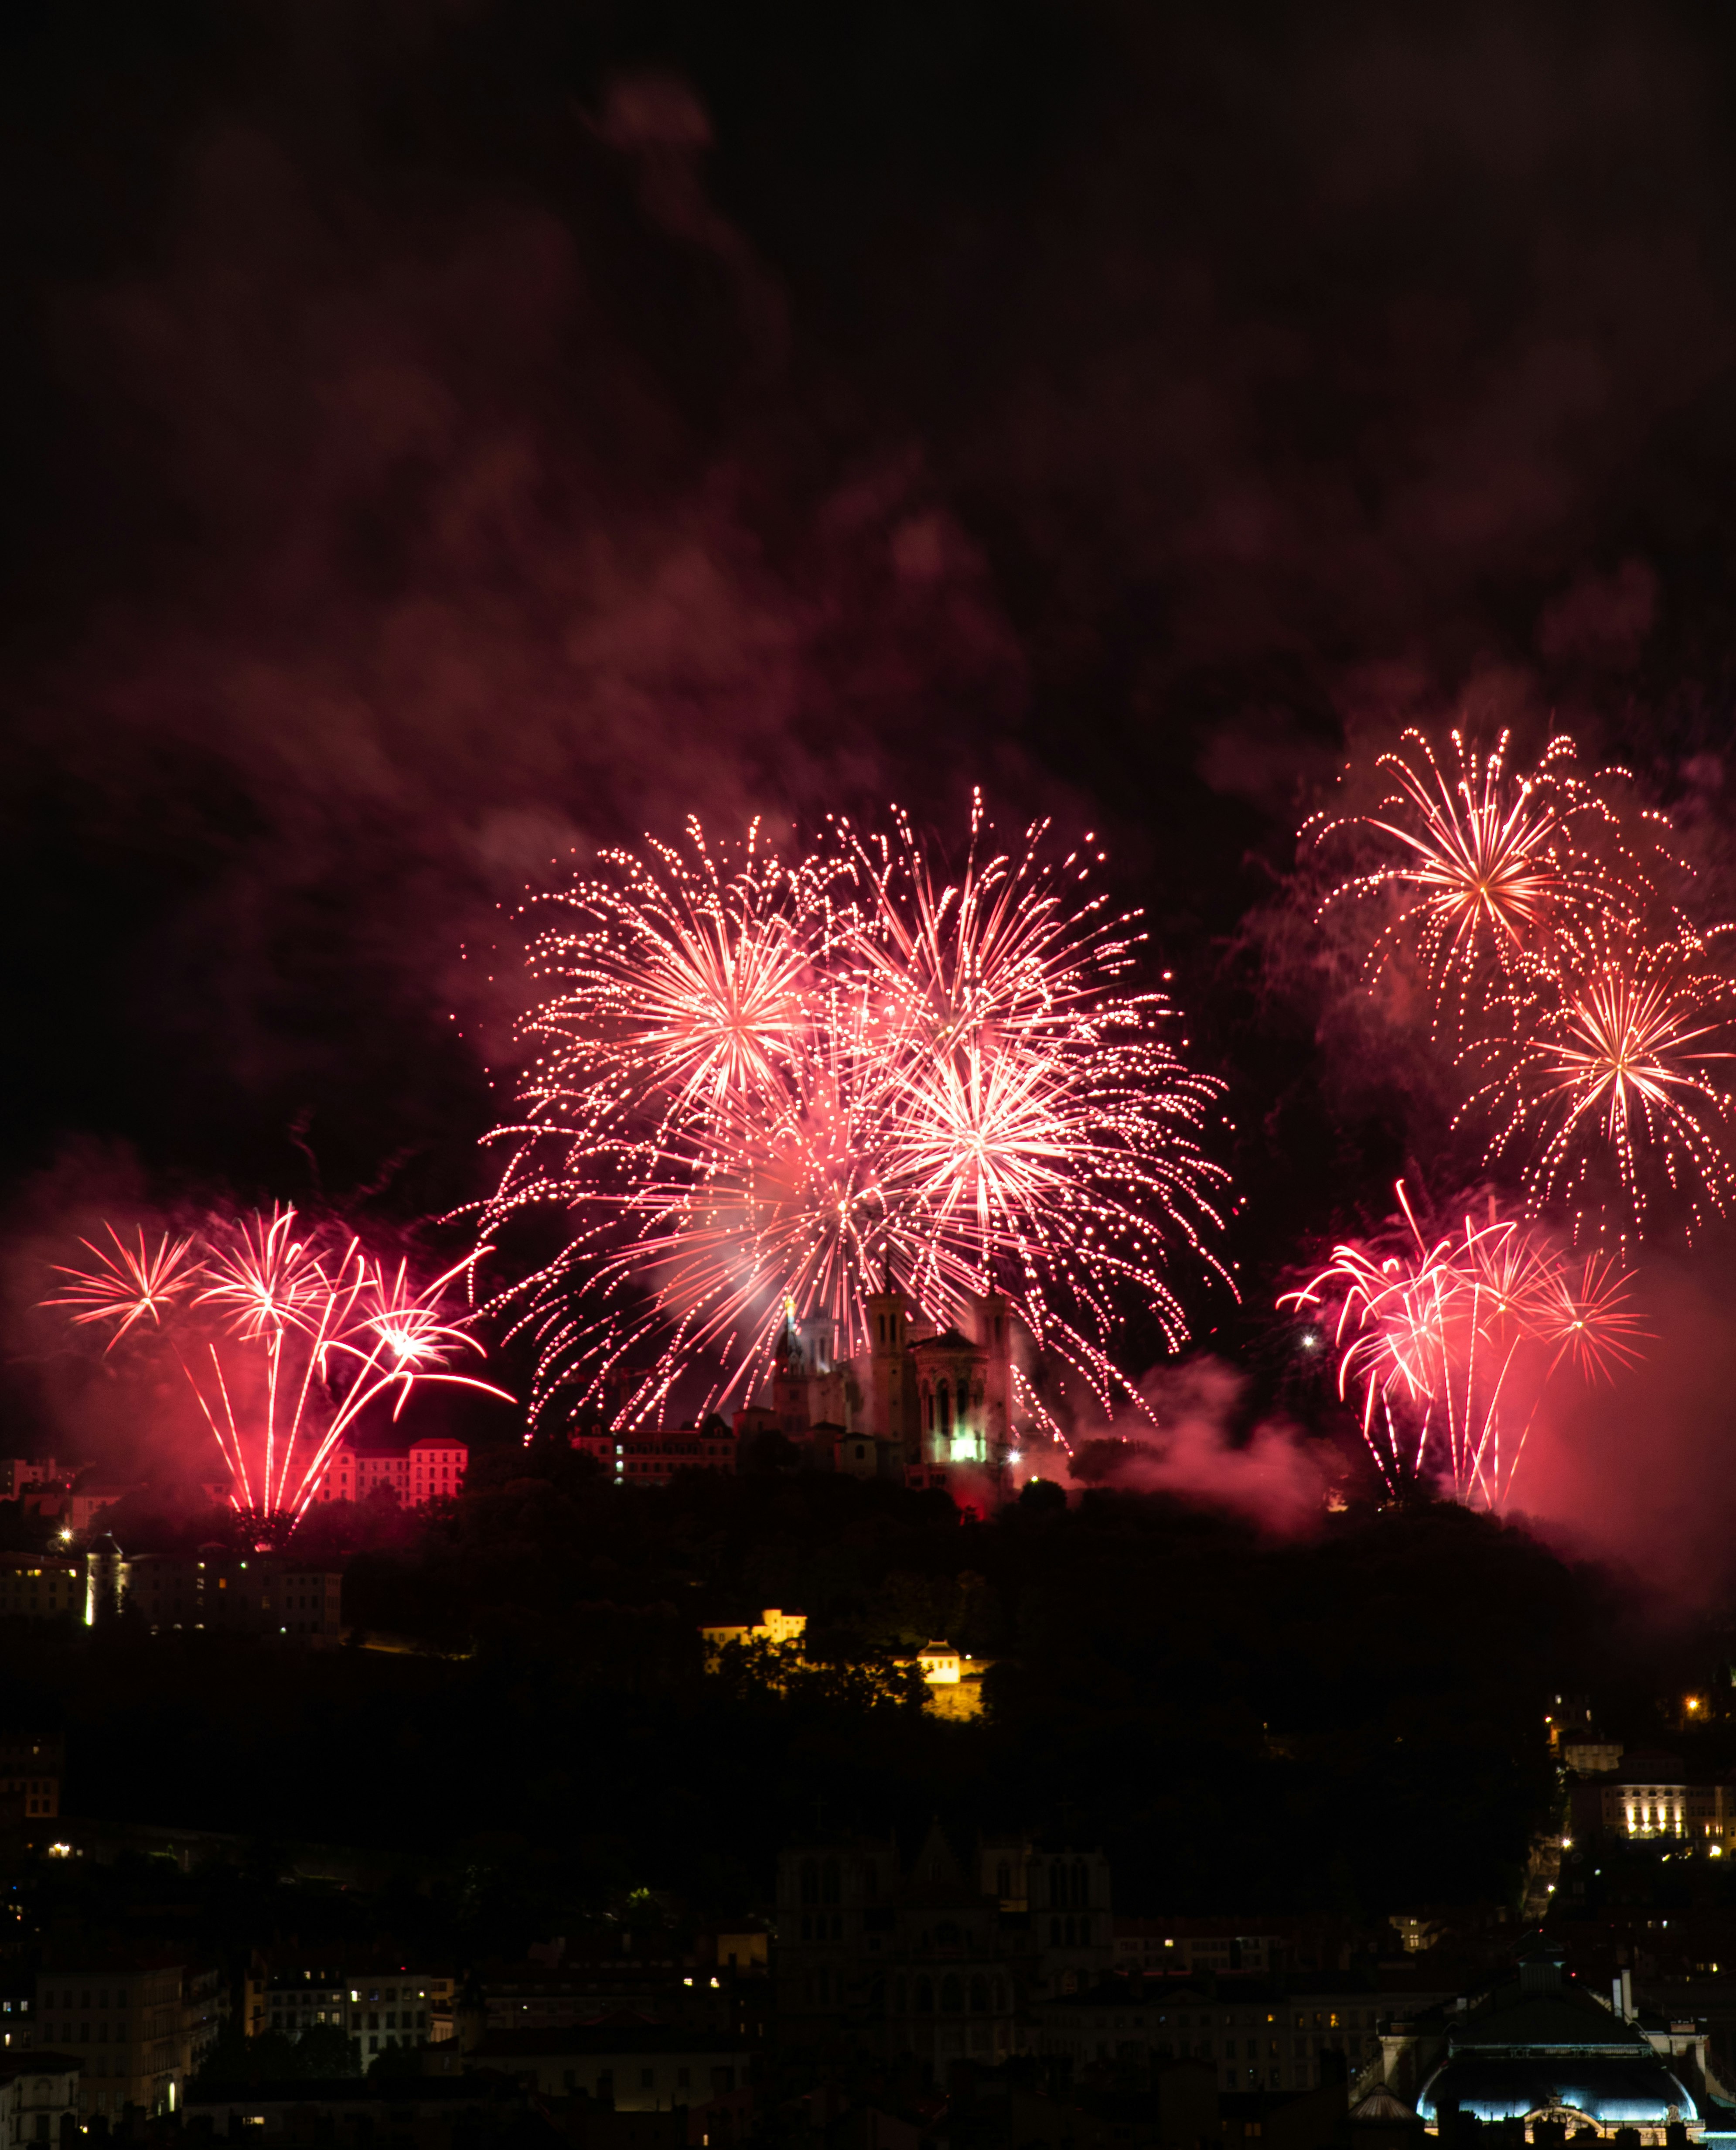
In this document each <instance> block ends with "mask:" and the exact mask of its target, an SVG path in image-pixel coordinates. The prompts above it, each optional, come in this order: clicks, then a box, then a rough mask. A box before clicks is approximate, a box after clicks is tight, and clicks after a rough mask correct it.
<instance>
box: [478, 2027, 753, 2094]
mask: <svg viewBox="0 0 1736 2150" xmlns="http://www.w3.org/2000/svg"><path fill="white" fill-rule="evenodd" d="M464 2065H465V2067H466V2068H470V2069H484V2068H486V2069H490V2070H496V2071H498V2072H500V2073H501V2074H502V2075H504V2076H506V2077H510V2078H511V2080H512V2081H514V2082H518V2083H521V2084H522V2085H524V2086H525V2087H526V2088H530V2089H535V2090H536V2091H537V2092H541V2095H542V2096H543V2097H576V2096H577V2095H579V2094H581V2093H582V2094H583V2095H584V2096H586V2097H591V2098H594V2099H596V2100H597V2101H599V2102H601V2103H603V2104H606V2105H608V2106H611V2107H613V2109H614V2110H615V2111H616V2112H671V2111H672V2110H674V2109H675V2108H677V2107H682V2106H686V2107H695V2106H700V2105H704V2104H706V2103H707V2102H710V2101H711V2100H712V2099H713V2098H717V2097H725V2096H728V2095H729V2094H731V2093H734V2092H742V2091H745V2090H746V2089H747V2047H745V2046H744V2045H742V2043H741V2041H739V2040H737V2039H735V2038H732V2037H730V2036H727V2035H723V2034H719V2033H716V2032H712V2033H710V2034H705V2033H700V2034H697V2035H696V2033H695V2032H694V2031H692V2030H691V2029H689V2028H688V2027H687V2026H684V2025H681V2024H670V2023H653V2022H649V2021H647V2020H646V2019H645V2018H644V2017H643V2016H635V2015H633V2014H632V2013H631V2012H630V2011H626V2010H621V2011H618V2012H617V2013H616V2014H614V2015H612V2016H607V2017H605V2018H603V2019H602V2020H601V2021H596V2022H591V2023H586V2024H575V2025H573V2026H571V2027H569V2028H566V2029H561V2030H540V2031H487V2032H486V2033H485V2035H484V2036H482V2037H481V2039H480V2040H479V2041H478V2042H477V2043H476V2045H475V2046H474V2047H471V2048H470V2051H469V2052H466V2053H465V2059H464Z"/></svg>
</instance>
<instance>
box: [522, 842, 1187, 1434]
mask: <svg viewBox="0 0 1736 2150" xmlns="http://www.w3.org/2000/svg"><path fill="white" fill-rule="evenodd" d="M1045 833H1046V831H1045V830H1044V829H1043V828H1040V827H1039V828H1037V829H1034V830H1030V831H1029V832H1028V833H1027V837H1026V842H1025V845H1024V850H1023V851H1022V853H1020V854H1019V855H1017V856H1016V857H1015V856H1009V855H1005V854H1002V853H999V852H997V851H995V850H994V849H993V847H992V845H989V844H988V843H987V842H986V840H985V839H986V837H987V835H988V832H987V830H985V828H984V824H983V821H982V818H981V811H980V807H979V808H978V810H977V811H976V812H975V813H974V815H973V818H972V825H971V840H970V845H969V852H968V855H967V858H966V860H965V862H964V866H963V869H962V870H961V871H959V873H957V874H956V875H954V876H948V875H946V874H944V873H943V872H942V871H940V870H939V869H938V868H937V867H936V866H934V864H933V861H931V859H930V857H929V855H928V853H927V851H926V850H925V849H924V848H923V845H922V844H921V843H920V842H919V841H918V839H917V838H916V836H915V835H914V834H913V831H912V830H911V828H910V826H909V825H908V822H906V821H905V820H903V819H902V818H901V817H900V818H898V819H897V820H896V821H895V825H894V832H893V835H891V836H889V837H886V838H879V837H870V836H864V835H859V834H858V833H857V832H856V831H854V830H851V829H849V828H848V826H847V825H835V826H834V827H833V830H831V831H830V834H829V838H828V843H827V845H825V846H823V848H822V849H821V850H819V851H818V852H816V853H814V854H813V855H809V856H808V857H806V858H804V859H803V860H801V861H799V862H798V863H797V864H795V865H794V866H784V865H782V864H780V863H779V862H778V861H776V860H775V859H772V858H771V857H769V856H767V855H762V853H761V852H760V851H759V850H758V847H757V837H756V835H755V834H754V833H753V832H750V835H749V837H748V839H747V842H746V844H745V845H743V846H742V849H741V851H740V853H739V855H732V854H730V853H723V854H722V855H719V854H718V853H717V851H715V850H713V849H712V848H710V847H708V846H707V844H706V841H705V839H704V837H703V835H702V832H701V831H700V830H699V829H698V828H697V825H692V826H691V827H690V830H689V853H688V854H681V853H677V852H674V851H672V850H655V851H654V852H653V853H652V855H651V856H650V858H649V859H647V860H642V859H639V858H636V857H632V856H630V855H624V854H618V855H611V857H610V858H609V859H608V860H607V861H606V864H607V865H608V866H610V867H611V870H612V871H611V877H610V878H607V879H600V878H586V879H584V880H581V881H580V882H578V883H577V884H576V886H575V887H573V888H572V889H571V890H569V891H565V892H563V893H562V894H561V895H560V896H556V897H553V898H545V899H541V901H542V902H543V903H544V904H550V903H551V904H553V905H554V906H556V918H555V922H553V923H551V925H550V926H547V927H546V929H545V930H544V931H542V932H541V934H539V935H538V936H536V939H535V941H533V944H532V947H531V965H532V969H533V972H534V973H535V974H536V976H537V977H538V978H539V980H541V982H544V983H545V984H546V986H547V987H549V989H550V990H549V992H548V995H547V997H546V999H545V1001H544V1002H542V1004H541V1006H540V1007H538V1008H537V1009H536V1011H535V1012H534V1013H533V1014H532V1016H531V1018H530V1019H529V1022H527V1024H526V1032H527V1034H528V1036H529V1037H530V1038H531V1041H532V1042H533V1045H534V1047H535V1048H536V1050H535V1057H534V1059H533V1062H532V1064H531V1069H530V1072H529V1074H528V1077H527V1078H526V1083H525V1084H524V1087H523V1089H522V1092H521V1105H522V1112H521V1116H520V1118H518V1119H517V1120H516V1121H515V1122H514V1123H512V1124H511V1125H508V1126H505V1127H502V1128H499V1129H497V1130H496V1132H495V1135H494V1137H493V1138H492V1139H494V1140H496V1141H499V1142H501V1143H505V1144H506V1145H507V1146H508V1158H507V1161H506V1166H505V1168H504V1170H503V1172H502V1175H501V1184H500V1188H499V1190H498V1192H497V1193H496V1196H495V1197H494V1199H493V1200H492V1201H491V1203H490V1204H488V1205H486V1209H485V1213H484V1218H485V1229H486V1231H487V1232H489V1233H490V1234H494V1233H495V1232H496V1230H498V1229H501V1227H502V1226H504V1225H506V1224H508V1223H509V1222H510V1221H511V1220H512V1219H515V1218H516V1217H518V1216H520V1215H521V1214H526V1213H529V1212H535V1211H538V1210H545V1209H549V1208H551V1207H553V1208H554V1209H557V1210H558V1211H559V1212H561V1214H562V1216H563V1219H564V1223H565V1228H566V1229H565V1234H564V1238H565V1244H563V1245H562V1247H561V1249H560V1251H559V1252H558V1254H556V1256H555V1258H554V1259H552V1260H551V1261H549V1262H547V1263H546V1264H543V1265H542V1266H541V1268H539V1269H537V1270H536V1272H535V1274H532V1275H531V1277H530V1278H529V1279H527V1280H526V1282H525V1283H524V1284H521V1285H520V1286H517V1287H516V1288H515V1289H514V1290H513V1291H512V1292H511V1293H510V1294H508V1295H506V1296H507V1299H508V1300H509V1302H511V1303H513V1304H514V1305H516V1310H517V1312H516V1319H517V1320H518V1321H519V1322H520V1323H521V1325H522V1326H524V1327H525V1328H526V1329H527V1330H529V1331H530V1332H531V1334H533V1335H535V1337H536V1340H537V1343H538V1346H539V1361H538V1368H537V1380H536V1398H535V1401H534V1404H533V1408H536V1409H541V1408H542V1407H543V1406H546V1401H547V1400H548V1398H549V1397H550V1396H551V1395H553V1394H554V1393H556V1391H557V1390H566V1391H567V1392H570V1393H571V1394H572V1395H574V1396H575V1397H576V1401H578V1402H579V1403H580V1404H581V1406H596V1405H598V1404H600V1403H604V1402H606V1403H607V1405H608V1407H609V1408H610V1409H611V1411H612V1412H614V1413H615V1414H616V1416H618V1417H619V1418H620V1419H621V1421H626V1422H632V1421H635V1420H637V1419H640V1418H642V1417H644V1416H647V1415H651V1414H654V1413H656V1412H657V1411H661V1409H662V1406H663V1405H664V1404H665V1402H666V1401H667V1397H668V1395H669V1390H670V1387H671V1385H672V1382H673V1381H674V1380H675V1379H676V1377H677V1374H678V1373H679V1372H681V1371H682V1370H684V1369H685V1368H686V1367H687V1366H688V1365H692V1364H694V1363H699V1364H703V1365H709V1366H710V1367H711V1368H712V1370H713V1373H714V1380H713V1383H712V1389H711V1394H710V1396H709V1399H708V1401H710V1402H712V1403H713V1404H716V1403H721V1402H722V1401H723V1400H724V1399H725V1398H726V1397H728V1396H731V1395H739V1394H741V1393H742V1391H743V1390H745V1389H747V1388H748V1387H751V1385H753V1384H754V1383H755V1382H756V1381H757V1380H758V1379H759V1378H760V1377H761V1376H762V1375H763V1374H764V1373H765V1372H766V1371H767V1369H768V1367H769V1365H770V1363H771V1358H772V1353H773V1351H774V1350H775V1348H776V1345H777V1340H778V1337H779V1335H780V1332H781V1330H782V1325H783V1323H784V1320H785V1318H786V1314H787V1310H788V1309H789V1308H791V1307H792V1306H794V1307H797V1308H799V1309H800V1310H802V1311H803V1312H804V1313H807V1312H813V1313H816V1314H822V1315H825V1316H827V1317H828V1319H829V1320H830V1321H831V1323H832V1325H833V1332H834V1335H835V1336H836V1339H837V1345H838V1352H839V1355H840V1356H849V1355H853V1354H854V1353H855V1351H856V1350H858V1349H860V1348H861V1347H862V1346H863V1345H864V1344H865V1343H866V1340H867V1330H866V1325H865V1320H866V1317H865V1313H864V1302H865V1300H866V1299H867V1298H868V1295H870V1294H872V1293H873V1291H874V1290H875V1289H878V1285H879V1281H880V1279H881V1277H882V1275H883V1272H884V1270H885V1269H886V1268H887V1266H888V1264H890V1266H891V1267H892V1268H893V1269H894V1270H896V1272H897V1274H898V1276H899V1277H900V1279H903V1281H904V1283H905V1284H906V1285H907V1287H908V1289H909V1291H910V1292H911V1294H912V1295H913V1298H914V1299H915V1300H917V1302H918V1305H919V1306H920V1307H921V1309H922V1310H923V1313H924V1315H927V1316H928V1317H929V1318H931V1319H932V1320H934V1321H936V1322H937V1323H939V1324H942V1325H945V1324H948V1323H951V1322H954V1321H956V1320H960V1319H968V1315H967V1310H968V1308H969V1305H970V1303H971V1301H972V1300H973V1299H974V1298H975V1297H976V1296H978V1295H982V1294H984V1293H986V1292H988V1291H989V1290H990V1289H999V1290H1000V1291H1002V1292H1004V1293H1005V1294H1006V1295H1007V1296H1008V1297H1009V1300H1011V1302H1012V1305H1013V1307H1014V1311H1015V1314H1016V1315H1017V1316H1018V1317H1019V1320H1020V1321H1021V1322H1022V1324H1023V1325H1024V1329H1025V1330H1026V1331H1027V1332H1028V1333H1029V1335H1030V1336H1031V1337H1032V1339H1033V1340H1034V1342H1035V1344H1036V1345H1037V1346H1038V1348H1039V1349H1047V1350H1053V1351H1054V1352H1055V1353H1057V1354H1058V1355H1059V1357H1061V1358H1062V1359H1063V1360H1065V1361H1067V1363H1069V1365H1072V1366H1074V1367H1075V1368H1076V1369H1078V1370H1079V1371H1080V1372H1081V1373H1083V1374H1084V1375H1085V1376H1086V1378H1087V1380H1089V1383H1090V1385H1091V1386H1092V1387H1093V1389H1094V1391H1095V1393H1096V1394H1097V1395H1099V1398H1100V1399H1102V1400H1104V1401H1108V1400H1109V1399H1110V1398H1111V1397H1112V1396H1119V1395H1129V1394H1131V1393H1132V1392H1131V1390H1130V1389H1129V1388H1128V1386H1127V1385H1126V1384H1125V1382H1124V1381H1123V1380H1122V1379H1121V1376H1120V1374H1119V1373H1118V1371H1117V1370H1116V1368H1115V1365H1114V1363H1113V1360H1112V1358H1111V1356H1110V1342H1111V1340H1112V1338H1113V1335H1114V1333H1115V1329H1116V1327H1117V1325H1118V1324H1119V1322H1120V1320H1121V1319H1122V1318H1123V1316H1124V1314H1125V1311H1126V1310H1127V1307H1128V1302H1129V1301H1130V1300H1132V1301H1134V1302H1136V1303H1138V1304H1139V1305H1142V1306H1143V1307H1145V1308H1147V1309H1150V1310H1151V1311H1153V1312H1154V1313H1155V1317H1156V1319H1157V1320H1158V1321H1159V1322H1160V1325H1162V1327H1163V1329H1164V1330H1165V1334H1166V1335H1168V1336H1169V1337H1170V1339H1171V1340H1175V1341H1179V1340H1180V1337H1181V1336H1182V1335H1184V1334H1185V1322H1184V1318H1183V1315H1182V1310H1181V1306H1180V1301H1179V1300H1178V1299H1177V1297H1176V1295H1175V1290H1174V1288H1173V1286H1172V1284H1170V1280H1169V1276H1168V1273H1167V1272H1168V1269H1169V1266H1170V1261H1171V1259H1172V1258H1173V1255H1174V1253H1175V1249H1177V1248H1178V1247H1181V1248H1185V1249H1187V1250H1188V1251H1189V1252H1190V1254H1194V1255H1196V1256H1197V1257H1199V1258H1200V1259H1201V1260H1203V1261H1204V1262H1205V1264H1207V1265H1209V1266H1210V1267H1212V1268H1216V1267H1217V1264H1216V1263H1215V1258H1214V1257H1213V1256H1212V1254H1211V1253H1210V1246H1209V1242H1210V1239H1211V1237H1212V1235H1213V1234H1215V1232H1216V1230H1217V1229H1219V1228H1220V1219H1219V1216H1218V1214H1217V1210H1216V1207H1215V1199H1216V1197H1217V1195H1218V1193H1219V1190H1220V1189H1221V1188H1222V1186H1223V1184H1224V1180H1225V1175H1224V1174H1223V1173H1222V1171H1221V1169H1220V1168H1219V1167H1217V1166H1216V1165H1215V1164H1213V1163H1211V1162H1210V1160H1209V1159H1208V1158H1206V1157H1205V1154H1204V1153H1203V1151H1202V1148H1201V1147H1200V1133H1201V1129H1202V1128H1203V1125H1204V1123H1205V1119H1206V1117H1207V1115H1208V1113H1209V1112H1210V1108H1212V1106H1213V1105H1214V1103H1215V1101H1216V1099H1217V1098H1218V1096H1219V1094H1220V1085H1218V1084H1217V1083H1215V1082H1214V1081H1213V1080H1212V1079H1211V1078H1208V1077H1205V1076H1202V1075H1200V1074H1197V1073H1195V1072H1193V1071H1191V1070H1190V1068H1189V1067H1187V1066H1186V1065H1185V1062H1184V1061H1183V1060H1182V1058H1181V1057H1180V1052H1179V1051H1178V1050H1177V1048H1176V1047H1175V1045H1173V1044H1171V1043H1170V1039H1169V1036H1168V1032H1169V1031H1170V1028H1171V1027H1173V1026H1174V1024H1175V1015H1174V1012H1173V1011H1172V1010H1171V1008H1170V1006H1169V1004H1168V1002H1167V1001H1166V1000H1165V997H1163V996H1162V995H1161V994H1160V993H1156V992H1133V991H1129V990H1127V989H1126V987H1125V984H1124V982H1123V981H1124V979H1125V974H1126V973H1127V972H1129V971H1130V968H1131V966H1132V964H1133V962H1134V961H1135V949H1136V946H1137V943H1138V941H1139V937H1140V936H1139V934H1138V931H1137V921H1135V920H1133V919H1131V918H1128V917H1114V916H1110V914H1109V912H1108V911H1107V910H1106V908H1105V906H1104V902H1103V901H1102V899H1100V898H1098V899H1092V898H1090V897H1089V896H1087V897H1084V898H1083V899H1081V898H1080V897H1079V895H1078V893H1077V891H1078V886H1079V882H1080V881H1082V880H1083V879H1084V876H1085V874H1086V872H1087V871H1088V870H1089V864H1090V863H1091V861H1089V860H1088V859H1087V858H1086V856H1085V855H1083V854H1080V853H1074V854H1073V855H1069V856H1068V857H1066V858H1064V859H1062V860H1060V861H1057V862H1055V863H1054V864H1052V865H1051V864H1048V863H1045V861H1044V854H1043V843H1044V835H1045ZM743 980H751V981H752V982H753V983H752V991H749V990H747V987H744V986H742V984H741V983H740V982H741V981H743ZM669 982H673V983H672V984H671V983H669ZM1181 1044H1182V1046H1183V1047H1185V1040H1182V1041H1181ZM1219 1274H1220V1275H1221V1274H1223V1272H1222V1271H1221V1270H1220V1271H1219ZM629 1369H631V1372H629V1371H628V1370H629Z"/></svg>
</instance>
